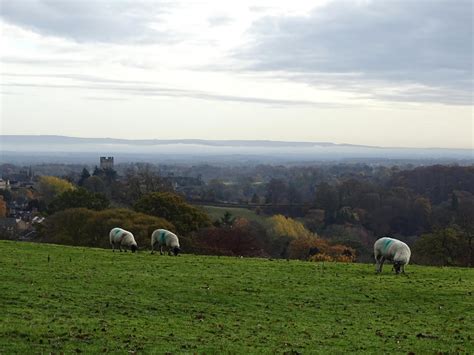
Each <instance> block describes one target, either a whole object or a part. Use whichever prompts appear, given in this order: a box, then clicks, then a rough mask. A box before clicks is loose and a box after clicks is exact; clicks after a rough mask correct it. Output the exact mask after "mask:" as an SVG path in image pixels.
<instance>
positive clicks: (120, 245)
mask: <svg viewBox="0 0 474 355" xmlns="http://www.w3.org/2000/svg"><path fill="white" fill-rule="evenodd" d="M119 250H120V252H122V244H119Z"/></svg>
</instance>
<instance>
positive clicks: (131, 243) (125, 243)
mask: <svg viewBox="0 0 474 355" xmlns="http://www.w3.org/2000/svg"><path fill="white" fill-rule="evenodd" d="M109 237H110V244H111V245H112V251H114V252H115V247H117V246H118V248H119V250H120V251H122V247H124V250H125V251H127V249H126V248H129V249H130V250H131V251H132V253H135V252H136V251H137V249H138V246H137V242H136V241H135V238H134V237H133V234H132V233H131V232H129V231H126V230H125V229H122V228H112V230H111V231H110V233H109Z"/></svg>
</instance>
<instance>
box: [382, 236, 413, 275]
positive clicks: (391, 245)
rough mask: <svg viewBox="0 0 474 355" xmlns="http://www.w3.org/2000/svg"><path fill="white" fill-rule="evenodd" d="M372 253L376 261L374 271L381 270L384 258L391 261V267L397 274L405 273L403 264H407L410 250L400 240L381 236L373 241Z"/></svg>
mask: <svg viewBox="0 0 474 355" xmlns="http://www.w3.org/2000/svg"><path fill="white" fill-rule="evenodd" d="M374 254H375V262H376V269H375V270H376V272H382V266H383V263H384V261H385V260H388V261H391V262H392V263H393V269H395V272H396V273H397V274H399V273H400V271H401V272H403V273H405V265H408V262H409V261H410V256H411V250H410V248H409V247H408V245H406V244H405V243H403V242H402V241H401V240H398V239H394V238H389V237H383V238H380V239H378V240H376V241H375V243H374Z"/></svg>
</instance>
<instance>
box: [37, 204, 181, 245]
mask: <svg viewBox="0 0 474 355" xmlns="http://www.w3.org/2000/svg"><path fill="white" fill-rule="evenodd" d="M114 227H120V228H124V229H126V230H129V231H130V232H132V233H133V235H134V236H135V240H136V241H137V244H138V246H139V247H140V248H144V247H146V248H148V246H149V245H150V236H151V233H152V232H153V231H154V230H155V229H157V228H165V229H169V230H171V231H174V230H175V227H174V226H173V224H171V223H170V222H168V221H166V220H165V219H163V218H158V217H153V216H149V215H145V214H143V213H137V212H134V211H132V210H128V209H107V210H103V211H93V210H89V209H86V208H71V209H67V210H64V211H60V212H57V213H55V214H53V215H52V216H50V217H48V218H47V219H46V220H45V222H44V223H43V225H42V226H41V227H40V228H39V230H38V232H39V236H40V238H41V240H42V241H44V242H48V243H57V244H67V245H77V246H91V247H101V248H108V247H109V246H110V243H109V232H110V230H111V229H112V228H114Z"/></svg>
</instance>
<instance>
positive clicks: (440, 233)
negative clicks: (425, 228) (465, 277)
mask: <svg viewBox="0 0 474 355" xmlns="http://www.w3.org/2000/svg"><path fill="white" fill-rule="evenodd" d="M413 256H414V260H415V261H416V262H418V263H422V264H429V265H440V266H443V265H446V266H467V265H468V264H469V257H470V255H469V247H468V241H467V240H466V239H465V238H464V235H463V231H462V230H461V229H460V228H459V227H457V226H452V227H448V228H444V229H439V230H437V231H434V232H433V233H429V234H423V235H422V236H421V237H420V238H418V239H417V241H416V242H415V245H414V247H413Z"/></svg>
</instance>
